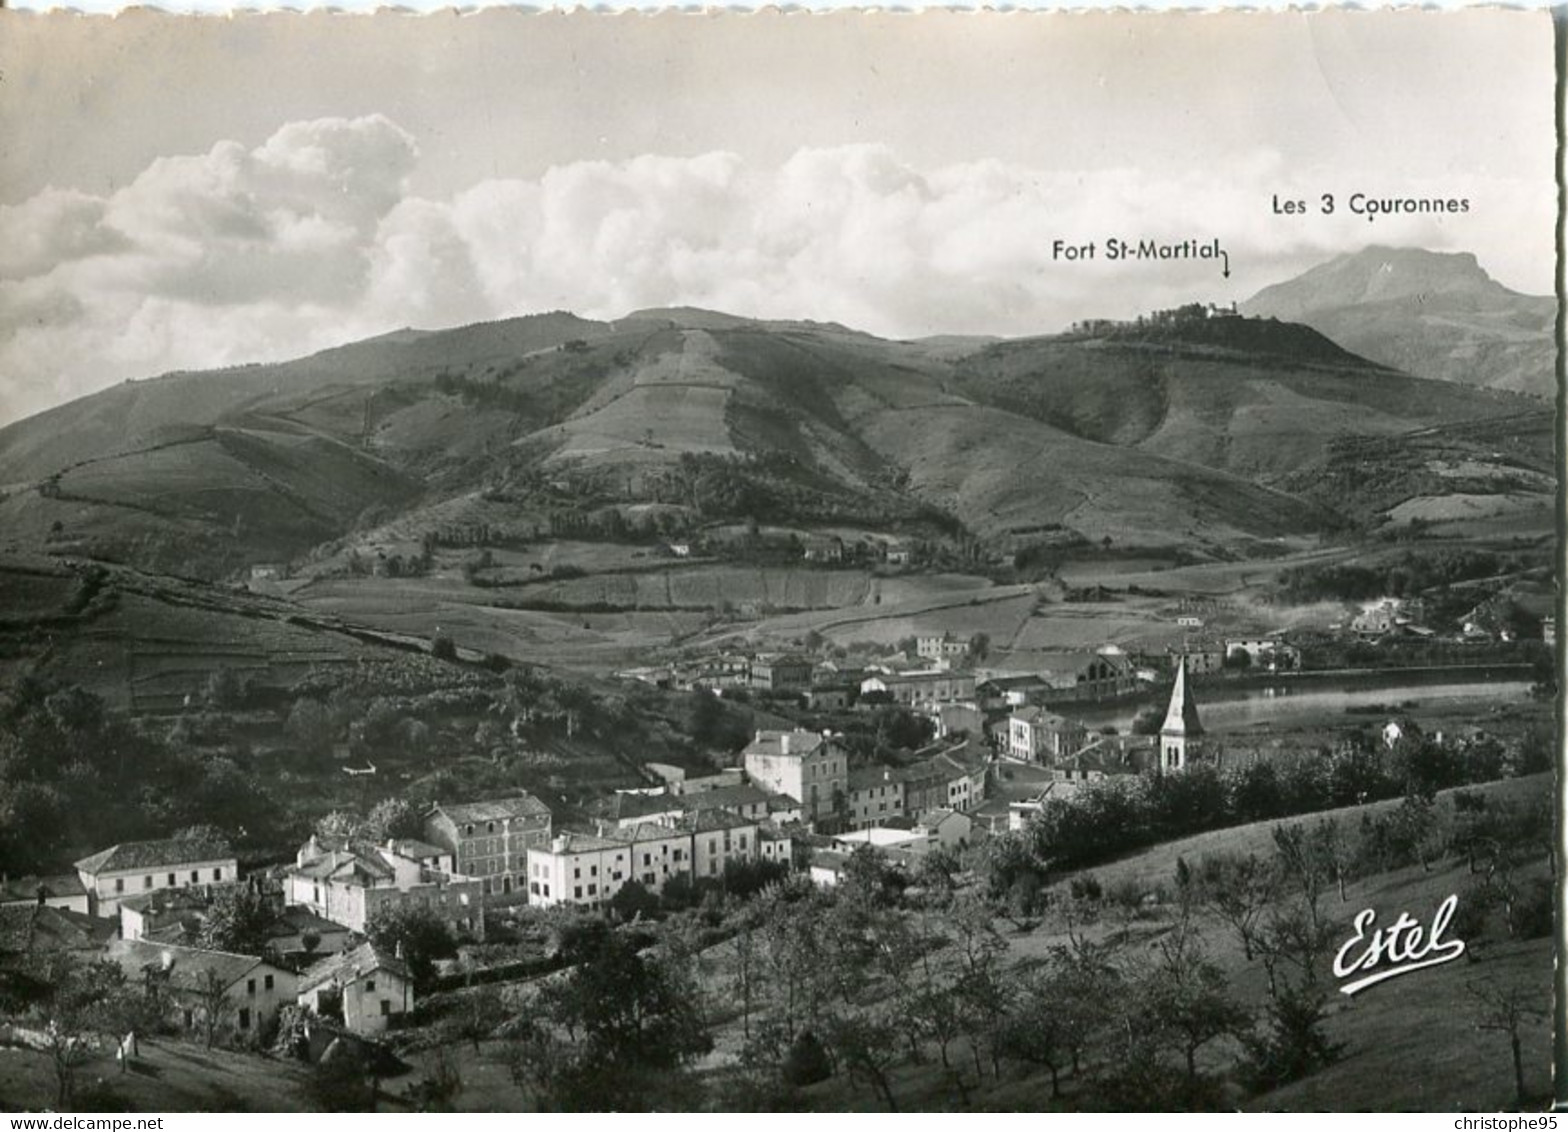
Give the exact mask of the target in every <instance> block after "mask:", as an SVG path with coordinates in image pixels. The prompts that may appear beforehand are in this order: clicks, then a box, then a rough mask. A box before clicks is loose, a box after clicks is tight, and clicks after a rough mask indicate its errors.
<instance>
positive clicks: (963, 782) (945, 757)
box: [904, 743, 989, 819]
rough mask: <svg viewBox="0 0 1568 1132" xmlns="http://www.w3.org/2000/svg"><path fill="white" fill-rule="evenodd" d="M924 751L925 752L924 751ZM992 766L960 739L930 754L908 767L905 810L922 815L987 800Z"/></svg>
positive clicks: (914, 816) (967, 806)
mask: <svg viewBox="0 0 1568 1132" xmlns="http://www.w3.org/2000/svg"><path fill="white" fill-rule="evenodd" d="M922 753H924V752H922ZM988 774H989V766H988V764H987V763H986V761H985V760H983V759H977V758H974V757H973V756H971V755H970V754H969V752H968V744H966V743H960V744H955V745H954V746H952V747H949V748H946V749H944V750H939V751H936V752H934V753H931V754H928V755H927V756H926V757H925V758H923V759H921V760H920V761H919V762H917V763H915V764H914V765H913V766H910V767H908V768H906V769H905V778H904V812H905V814H906V815H908V816H909V817H912V818H916V819H918V818H920V817H922V816H924V814H925V813H926V812H927V811H929V810H940V809H951V810H969V809H972V808H974V807H975V806H978V805H979V804H980V803H981V802H983V801H984V800H985V790H986V777H987V775H988Z"/></svg>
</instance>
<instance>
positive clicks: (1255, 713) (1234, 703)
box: [1063, 671, 1531, 734]
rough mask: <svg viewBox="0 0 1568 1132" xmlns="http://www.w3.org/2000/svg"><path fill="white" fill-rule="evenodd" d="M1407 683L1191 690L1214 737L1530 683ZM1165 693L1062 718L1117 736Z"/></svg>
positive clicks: (1465, 698)
mask: <svg viewBox="0 0 1568 1132" xmlns="http://www.w3.org/2000/svg"><path fill="white" fill-rule="evenodd" d="M1424 675H1425V676H1426V678H1416V679H1412V677H1411V674H1409V673H1407V672H1399V671H1390V672H1386V673H1380V672H1367V673H1360V674H1356V675H1353V676H1326V675H1325V676H1313V675H1311V674H1307V675H1302V676H1281V677H1279V678H1278V679H1277V680H1274V681H1272V682H1270V683H1267V684H1258V683H1253V682H1251V681H1249V682H1248V684H1247V685H1246V686H1235V685H1230V686H1227V685H1226V684H1223V683H1216V682H1207V683H1202V684H1199V685H1198V686H1197V687H1196V688H1195V689H1194V695H1195V696H1196V698H1197V701H1198V717H1199V718H1200V719H1201V720H1202V721H1203V726H1204V728H1205V729H1206V730H1208V731H1211V732H1222V731H1241V730H1247V729H1251V728H1256V727H1258V726H1260V725H1275V724H1296V723H1301V722H1304V721H1309V720H1310V721H1316V722H1325V721H1334V720H1338V721H1346V722H1349V721H1353V720H1358V719H1360V720H1366V719H1378V720H1379V721H1380V722H1381V714H1380V713H1372V712H1370V711H1369V712H1360V711H1347V710H1346V709H1348V708H1366V709H1371V708H1373V707H1375V706H1377V705H1384V706H1386V707H1387V708H1388V709H1389V712H1388V714H1393V713H1395V712H1399V713H1405V712H1408V713H1409V714H1411V715H1414V716H1416V717H1417V718H1418V719H1419V718H1420V716H1421V715H1422V713H1423V712H1430V711H1432V710H1433V709H1434V708H1453V707H1464V708H1470V707H1473V708H1477V709H1481V710H1484V709H1486V708H1490V707H1495V706H1499V705H1504V704H1511V703H1520V702H1522V701H1524V700H1527V699H1528V698H1529V696H1530V687H1531V681H1529V680H1525V679H1519V678H1517V671H1511V672H1508V673H1507V674H1506V675H1505V676H1502V677H1501V678H1496V677H1494V678H1491V679H1488V678H1486V677H1485V676H1484V675H1477V674H1475V673H1472V672H1467V673H1465V677H1466V678H1464V679H1455V678H1454V677H1451V676H1446V675H1443V674H1436V673H1433V674H1424ZM1169 694H1170V693H1169V689H1165V690H1162V691H1161V692H1160V693H1159V694H1158V695H1157V696H1155V697H1154V698H1152V699H1145V700H1141V701H1138V702H1124V703H1117V704H1106V705H1097V706H1094V707H1085V708H1084V709H1082V710H1081V711H1079V712H1074V711H1073V710H1072V709H1071V708H1070V707H1066V706H1065V705H1064V708H1063V711H1064V714H1068V715H1074V716H1076V717H1077V718H1079V719H1081V720H1082V721H1083V722H1084V724H1086V725H1087V726H1089V727H1091V728H1101V727H1106V726H1114V727H1115V728H1117V730H1119V731H1121V732H1122V733H1124V734H1125V733H1126V732H1127V731H1129V730H1130V729H1131V727H1132V721H1133V719H1134V718H1135V717H1136V716H1137V714H1138V712H1140V711H1142V710H1144V709H1145V708H1146V707H1148V706H1150V705H1151V704H1152V705H1156V706H1158V707H1159V708H1160V709H1161V710H1162V711H1163V710H1164V707H1165V703H1166V697H1168V696H1169Z"/></svg>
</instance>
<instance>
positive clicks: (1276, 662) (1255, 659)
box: [1225, 637, 1301, 672]
mask: <svg viewBox="0 0 1568 1132" xmlns="http://www.w3.org/2000/svg"><path fill="white" fill-rule="evenodd" d="M1243 653H1245V654H1246V657H1247V662H1248V664H1249V665H1250V666H1251V667H1253V668H1263V669H1267V670H1268V671H1270V672H1292V671H1295V670H1296V669H1298V668H1300V667H1301V650H1300V649H1298V648H1296V647H1295V646H1294V645H1287V644H1286V643H1285V642H1284V641H1282V640H1280V639H1279V638H1278V637H1231V638H1229V639H1228V640H1226V642H1225V659H1226V661H1227V662H1229V663H1235V661H1236V658H1237V657H1238V656H1239V655H1241V654H1243Z"/></svg>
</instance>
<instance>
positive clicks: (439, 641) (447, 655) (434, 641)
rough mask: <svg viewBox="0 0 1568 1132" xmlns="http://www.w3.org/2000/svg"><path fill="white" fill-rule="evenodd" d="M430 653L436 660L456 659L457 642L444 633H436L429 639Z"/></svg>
mask: <svg viewBox="0 0 1568 1132" xmlns="http://www.w3.org/2000/svg"><path fill="white" fill-rule="evenodd" d="M430 655H431V656H433V657H435V658H436V659H437V660H456V659H457V644H456V642H454V641H453V640H452V638H451V637H449V636H447V635H446V634H445V633H437V634H436V635H435V636H434V637H433V638H431V641H430Z"/></svg>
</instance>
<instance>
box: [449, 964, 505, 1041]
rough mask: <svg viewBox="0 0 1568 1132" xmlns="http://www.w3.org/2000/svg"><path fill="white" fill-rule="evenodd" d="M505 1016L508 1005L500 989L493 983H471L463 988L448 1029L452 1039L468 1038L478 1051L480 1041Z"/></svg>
mask: <svg viewBox="0 0 1568 1132" xmlns="http://www.w3.org/2000/svg"><path fill="white" fill-rule="evenodd" d="M469 973H470V974H472V972H471V971H470V972H469ZM505 1020H506V1006H505V1004H504V1003H502V1001H501V994H500V991H498V990H497V989H496V988H495V987H494V986H493V985H489V986H477V987H475V986H470V987H467V988H466V989H465V990H464V991H463V993H462V997H461V998H460V999H459V1001H458V1004H457V1010H456V1011H455V1012H454V1013H453V1014H452V1016H451V1018H449V1019H448V1021H447V1026H446V1030H447V1033H448V1035H449V1036H450V1037H451V1038H452V1040H453V1041H459V1042H462V1041H466V1042H468V1043H469V1044H470V1045H472V1046H473V1047H474V1052H475V1053H478V1052H479V1045H480V1043H481V1042H483V1041H484V1040H485V1039H486V1038H488V1037H489V1036H490V1035H491V1034H492V1033H494V1032H495V1029H496V1027H497V1026H499V1025H500V1024H501V1023H502V1022H504V1021H505Z"/></svg>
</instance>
